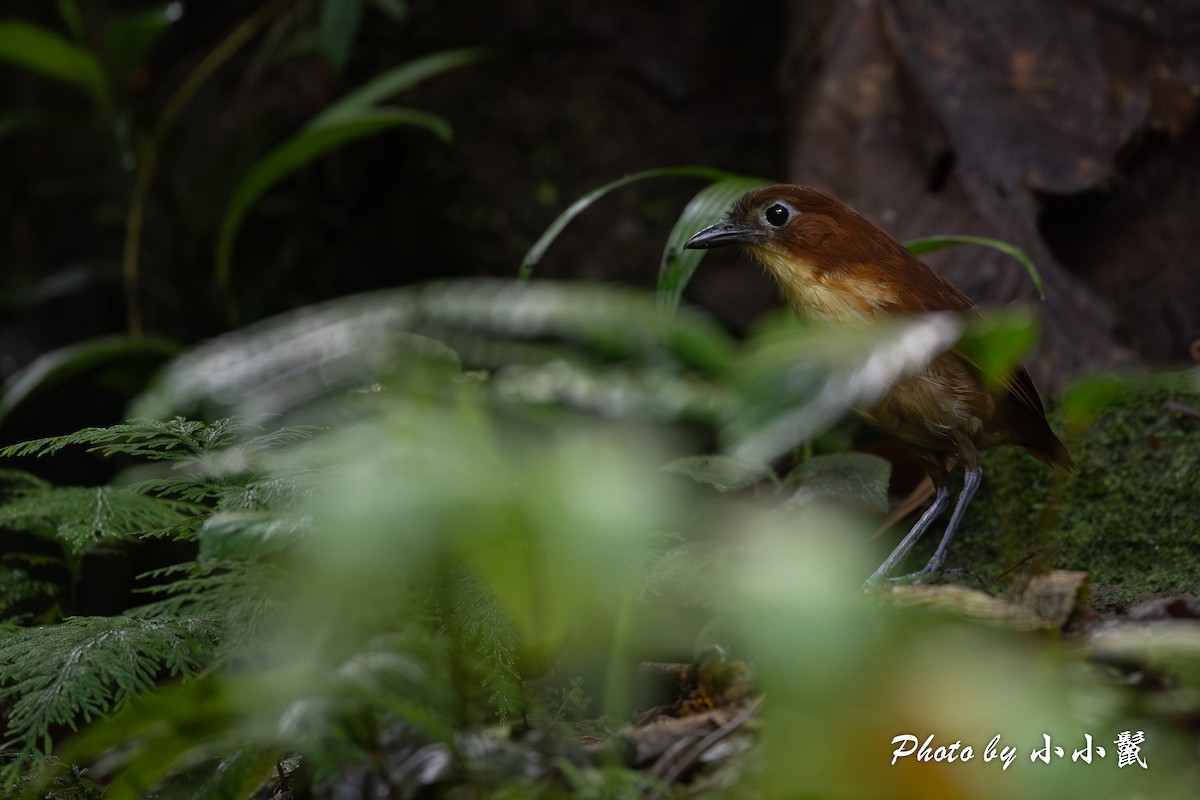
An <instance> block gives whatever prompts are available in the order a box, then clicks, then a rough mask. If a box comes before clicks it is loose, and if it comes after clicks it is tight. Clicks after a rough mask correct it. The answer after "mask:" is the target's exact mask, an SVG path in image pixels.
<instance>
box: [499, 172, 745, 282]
mask: <svg viewBox="0 0 1200 800" xmlns="http://www.w3.org/2000/svg"><path fill="white" fill-rule="evenodd" d="M733 177H737V176H734V175H732V174H731V173H728V172H723V171H721V170H719V169H714V168H712V167H662V168H659V169H648V170H646V171H645V172H636V173H634V174H632V175H626V176H625V177H623V178H617V179H616V180H615V181H611V182H609V183H606V184H604V185H603V186H601V187H599V188H596V189H593V190H592V191H590V192H588V193H587V194H585V195H584V196H583V197H581V198H579V199H578V200H576V201H575V202H574V203H572V204H571V205H570V206H568V207H567V210H566V211H564V212H562V213H561V214H559V215H558V216H557V217H556V218H555V220H554V221H553V222H551V223H550V226H549V227H547V228H546V232H545V233H543V234H542V235H541V237H540V238H539V239H538V240H537V241H536V242H534V244H533V247H530V248H529V252H527V253H526V254H525V258H523V259H521V269H520V271H519V273H518V277H519V278H520V280H528V279H529V277H530V276H531V275H533V268H534V267H535V266H537V263H538V262H539V261H541V260H542V256H543V255H545V254H546V251H547V250H548V249H550V245H552V244H554V240H555V239H557V238H558V235H559V234H560V233H562V232H563V229H564V228H566V227H567V225H569V224H570V223H571V220H573V219H575V218H576V217H577V216H579V215H580V214H582V213H583V212H584V211H586V210H587V208H588V207H589V206H590V205H592V203H595V202H596V201H597V200H599V199H600V198H601V197H604V195H606V194H608V193H610V192H612V191H614V190H616V189H620V188H621V187H622V186H628V185H629V184H631V183H635V182H637V181H643V180H646V179H648V178H705V179H707V180H710V181H720V180H723V179H726V178H733Z"/></svg>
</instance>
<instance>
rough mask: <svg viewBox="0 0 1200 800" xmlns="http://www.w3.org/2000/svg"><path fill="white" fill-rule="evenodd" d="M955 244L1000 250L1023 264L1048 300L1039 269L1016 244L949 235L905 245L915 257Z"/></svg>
mask: <svg viewBox="0 0 1200 800" xmlns="http://www.w3.org/2000/svg"><path fill="white" fill-rule="evenodd" d="M954 244H977V245H980V246H982V247H990V248H992V249H993V250H999V251H1000V252H1001V253H1004V254H1005V255H1008V256H1012V257H1013V258H1015V259H1016V260H1017V261H1019V262H1021V266H1023V267H1024V268H1025V271H1026V272H1028V273H1029V277H1030V278H1031V279H1032V280H1033V285H1034V286H1036V287H1037V290H1038V297H1040V298H1041V299H1042V300H1045V299H1046V290H1045V289H1044V288H1042V276H1041V274H1039V273H1038V270H1037V267H1036V266H1034V264H1033V259H1031V258H1030V257H1029V256H1028V254H1026V252H1025V251H1024V250H1022V249H1021V248H1019V247H1017V246H1016V245H1015V244H1011V243H1009V242H1005V241H1003V240H1001V239H991V238H988V237H987V236H969V235H965V234H964V235H957V234H949V235H942V236H928V237H924V238H921V239H910V240H909V241H907V242H905V243H904V247H905V248H906V249H907V250H908V252H910V253H912V254H913V255H914V256H919V255H923V254H925V253H931V252H933V251H934V250H941V249H942V248H943V247H949V246H950V245H954Z"/></svg>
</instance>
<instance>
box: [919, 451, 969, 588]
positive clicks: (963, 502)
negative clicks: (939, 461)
mask: <svg viewBox="0 0 1200 800" xmlns="http://www.w3.org/2000/svg"><path fill="white" fill-rule="evenodd" d="M981 483H983V467H976V468H975V469H969V470H967V474H966V475H964V476H963V488H962V491H961V492H959V493H958V503H957V504H956V505H955V506H954V513H953V514H951V515H950V522H949V524H947V525H946V532H945V533H944V534H942V541H941V543H940V544H939V545H938V547H937V550H935V551H934V553H933V558H931V559H929V563H928V564H926V565H925V569H923V570H921V572H920V574H922V575H926V574H929V573H931V572H940V571H941V569H942V565H943V564H945V563H946V551H947V550H949V549H950V541H951V540H952V539H953V538H954V533H955V531H957V530H958V524H959V523H960V522H962V518H963V514H965V513H966V511H967V505H968V504H970V502H971V498H972V497H974V496H975V490H976V489H978V488H979V484H981Z"/></svg>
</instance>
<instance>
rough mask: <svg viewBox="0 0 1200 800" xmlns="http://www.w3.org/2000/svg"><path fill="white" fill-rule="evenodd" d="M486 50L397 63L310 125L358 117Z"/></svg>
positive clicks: (437, 54) (315, 118)
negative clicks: (384, 101) (378, 104)
mask: <svg viewBox="0 0 1200 800" xmlns="http://www.w3.org/2000/svg"><path fill="white" fill-rule="evenodd" d="M483 56H484V52H483V51H482V50H479V49H476V48H465V49H461V50H447V51H445V52H439V53H434V54H433V55H429V56H425V57H423V58H418V59H416V60H414V61H409V62H406V63H404V64H401V65H400V66H398V67H394V68H392V69H390V70H388V71H387V72H385V73H383V74H382V75H379V76H377V77H375V78H373V79H371V80H370V81H368V82H367V83H366V84H364V85H363V86H361V87H359V88H358V89H355V90H354V91H353V92H350V93H349V94H348V95H346V96H345V97H343V98H342V99H341V100H338V101H337V102H335V103H334V104H333V105H331V106H329V107H328V108H326V109H325V110H324V111H322V112H321V113H320V114H318V115H317V116H316V117H314V118H313V120H312V122H310V123H309V124H308V127H309V128H316V127H321V126H324V125H327V124H331V123H334V122H341V121H342V120H343V119H344V118H347V117H348V118H351V119H353V118H355V117H356V116H357V115H359V114H361V113H362V112H363V111H365V110H367V109H370V108H373V107H375V105H376V104H377V103H379V102H381V101H383V100H386V99H388V98H389V97H392V96H393V95H397V94H399V93H400V92H403V91H405V90H407V89H411V88H412V87H413V86H416V85H417V84H418V83H420V82H421V81H424V80H427V79H429V78H432V77H433V76H435V75H438V74H441V73H443V72H445V71H446V70H448V69H453V68H455V67H461V66H465V65H467V64H473V63H474V62H476V61H479V60H480V59H481V58H483Z"/></svg>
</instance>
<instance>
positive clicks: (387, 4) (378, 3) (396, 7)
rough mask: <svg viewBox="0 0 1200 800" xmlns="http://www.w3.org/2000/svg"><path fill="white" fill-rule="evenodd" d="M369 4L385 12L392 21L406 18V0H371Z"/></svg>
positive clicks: (400, 20)
mask: <svg viewBox="0 0 1200 800" xmlns="http://www.w3.org/2000/svg"><path fill="white" fill-rule="evenodd" d="M371 4H372V5H373V6H375V7H376V8H378V9H379V10H380V11H382V12H383V13H384V14H386V15H387V16H388V17H389V18H390V19H391V20H392V22H402V21H403V20H405V19H407V18H408V11H409V9H408V0H371Z"/></svg>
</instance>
